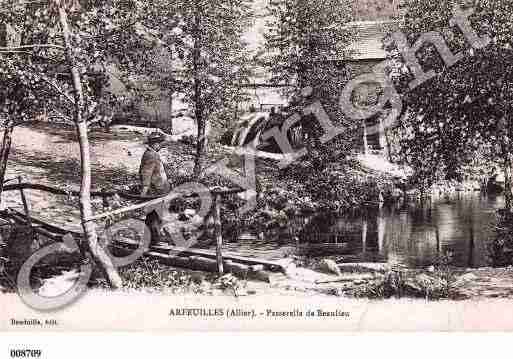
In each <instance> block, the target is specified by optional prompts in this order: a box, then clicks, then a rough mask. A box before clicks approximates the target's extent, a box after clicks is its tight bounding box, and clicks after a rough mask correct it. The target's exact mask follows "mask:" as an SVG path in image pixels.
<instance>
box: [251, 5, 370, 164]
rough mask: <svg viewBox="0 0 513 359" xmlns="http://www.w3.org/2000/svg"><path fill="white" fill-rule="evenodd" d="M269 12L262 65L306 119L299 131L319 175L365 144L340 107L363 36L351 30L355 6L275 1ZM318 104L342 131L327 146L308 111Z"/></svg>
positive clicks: (303, 118)
mask: <svg viewBox="0 0 513 359" xmlns="http://www.w3.org/2000/svg"><path fill="white" fill-rule="evenodd" d="M266 9H267V17H268V18H269V20H268V22H267V27H266V32H265V34H264V38H265V44H264V46H263V48H262V49H261V51H260V54H259V57H258V59H259V63H260V64H261V65H262V66H263V67H264V68H265V69H266V70H267V71H268V72H269V73H270V75H271V77H270V82H271V83H273V84H275V85H285V86H286V87H285V90H284V94H285V95H288V96H291V105H292V112H296V113H299V114H301V115H302V119H301V121H300V122H299V123H298V126H301V127H302V133H303V134H304V137H305V140H306V141H305V142H306V147H307V148H308V155H307V157H308V158H305V159H304V160H305V161H307V162H311V163H312V166H313V167H312V169H313V170H315V171H319V170H321V169H322V167H325V166H326V165H328V164H329V163H332V162H334V161H338V160H340V159H342V158H344V157H345V156H346V155H347V154H349V153H351V152H353V151H354V150H355V149H356V148H357V147H358V146H359V142H360V141H359V131H360V129H361V126H360V124H359V123H358V122H356V121H352V120H351V119H348V118H346V117H345V116H344V114H343V113H342V110H341V108H340V106H339V98H340V95H341V92H342V90H343V88H344V86H345V85H346V83H347V82H348V80H349V79H350V78H352V77H353V76H354V75H355V74H354V73H353V69H352V68H351V66H350V64H348V62H347V60H348V59H349V58H350V56H351V55H352V50H351V46H350V45H351V44H352V43H353V42H354V41H355V39H356V34H357V31H358V30H357V27H355V26H352V25H351V22H352V20H353V2H352V1H348V0H329V1H322V2H311V1H306V0H273V1H270V2H269V3H268V6H267V7H266ZM306 89H311V91H305V90H306ZM308 92H310V94H309V96H305V95H306V94H308ZM315 104H321V106H322V109H323V111H325V113H326V115H327V116H328V118H329V119H330V121H331V122H332V123H333V124H334V125H335V126H336V127H337V128H338V129H343V130H341V131H337V136H336V137H334V138H332V139H331V140H330V141H328V143H326V141H321V140H320V139H321V138H322V137H321V136H322V135H323V134H324V133H325V131H324V129H323V128H321V127H322V126H321V125H320V123H319V116H318V114H312V112H311V111H309V110H308V109H309V108H311V106H312V105H315ZM323 142H324V143H323ZM310 160H311V161H310Z"/></svg>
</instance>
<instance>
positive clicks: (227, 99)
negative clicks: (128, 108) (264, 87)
mask: <svg viewBox="0 0 513 359" xmlns="http://www.w3.org/2000/svg"><path fill="white" fill-rule="evenodd" d="M150 4H151V6H149V10H148V11H149V13H150V14H151V16H150V15H148V16H146V19H145V20H144V21H143V22H142V25H143V27H144V28H145V29H146V30H145V31H146V32H147V34H148V35H149V38H152V39H153V41H154V42H155V43H156V44H157V45H158V51H159V53H157V54H155V57H154V58H153V61H151V62H149V63H147V64H145V67H144V69H142V73H143V74H144V76H146V77H147V78H148V79H149V81H150V82H152V83H154V84H155V85H157V86H158V87H159V88H160V89H161V90H162V91H164V92H168V93H169V94H172V93H176V94H177V95H179V96H182V97H183V99H184V101H185V102H186V103H188V104H189V105H190V106H191V108H192V109H193V110H194V117H195V120H196V123H197V126H198V134H197V148H196V158H195V166H194V176H195V177H199V176H200V174H201V172H202V161H203V159H204V157H205V153H206V148H207V137H206V127H207V124H209V123H211V122H214V121H218V120H219V119H220V118H222V117H223V114H226V113H227V112H229V113H232V112H233V109H234V107H235V106H236V105H237V103H239V102H240V101H241V100H242V99H243V98H244V94H243V93H241V92H240V90H239V89H240V85H241V84H243V83H248V82H249V78H250V76H251V70H252V66H251V54H250V52H249V50H248V49H247V44H246V43H245V42H244V40H243V38H242V36H243V34H244V32H245V31H246V30H247V28H248V26H250V25H251V21H252V16H253V10H252V0H221V1H215V2H212V1H207V0H194V1H192V2H191V1H183V0H171V1H154V2H151V3H150Z"/></svg>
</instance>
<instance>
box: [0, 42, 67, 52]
mask: <svg viewBox="0 0 513 359" xmlns="http://www.w3.org/2000/svg"><path fill="white" fill-rule="evenodd" d="M37 48H43V49H45V48H50V49H58V50H65V48H64V47H63V46H60V45H55V44H33V45H21V46H14V47H0V51H2V52H11V51H20V50H25V49H37Z"/></svg>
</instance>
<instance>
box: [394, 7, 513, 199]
mask: <svg viewBox="0 0 513 359" xmlns="http://www.w3.org/2000/svg"><path fill="white" fill-rule="evenodd" d="M460 3H461V2H460ZM466 3H467V4H462V5H466V6H468V5H472V6H473V8H474V15H472V16H471V17H470V21H471V23H472V26H473V28H474V29H476V32H477V33H478V34H479V35H480V36H485V35H487V36H489V37H490V39H491V40H492V41H491V44H490V45H489V46H488V47H485V48H484V49H479V50H477V49H474V48H471V46H470V45H469V44H468V43H466V41H465V39H464V37H463V35H462V34H461V33H459V32H457V31H455V30H454V31H453V29H450V28H448V27H447V26H448V25H449V20H450V18H451V16H452V15H453V11H452V6H453V4H454V2H453V1H449V0H444V1H441V2H437V3H432V2H425V1H420V0H409V1H407V2H406V6H405V8H406V9H407V10H406V13H405V22H404V25H403V27H402V29H401V30H402V31H403V32H404V33H405V34H406V35H407V37H408V39H409V42H410V43H413V41H415V40H417V39H418V38H419V36H420V35H421V34H424V33H427V32H429V31H440V29H443V30H441V31H442V35H443V36H444V39H445V41H446V42H447V43H448V45H449V47H450V49H451V51H452V52H453V53H457V52H460V53H461V54H462V59H461V60H460V61H459V62H458V63H457V64H455V65H453V66H451V67H447V66H445V64H444V63H443V62H442V60H441V58H440V56H439V55H438V54H437V52H436V51H434V47H433V46H425V47H424V48H423V49H422V50H421V51H418V52H417V56H418V58H419V60H420V63H421V65H422V67H423V68H424V69H425V71H427V70H428V69H433V70H435V71H436V72H437V76H435V77H433V78H432V79H430V80H428V81H427V82H425V83H423V84H422V85H420V86H419V87H417V88H415V89H414V90H411V91H410V90H409V88H408V84H409V83H410V81H411V80H412V79H413V74H412V70H411V69H409V68H407V67H406V66H405V63H404V61H403V59H402V57H401V55H400V53H399V52H398V51H397V48H396V46H395V44H393V43H388V45H387V46H389V47H388V50H389V51H390V54H391V56H392V58H393V59H394V60H395V61H396V66H394V67H392V68H391V69H390V72H391V75H392V77H393V78H394V80H395V83H396V85H397V88H398V89H399V92H401V93H402V95H403V96H404V105H405V106H406V107H407V108H408V111H407V112H406V115H405V116H404V117H403V118H402V119H401V124H400V125H401V126H400V128H399V130H398V133H399V135H400V137H401V148H402V151H401V158H402V160H403V161H404V162H406V163H408V164H409V165H410V166H411V167H412V168H414V169H415V171H416V178H417V185H420V186H422V187H426V186H429V185H431V184H433V183H434V182H436V181H438V180H440V179H456V180H458V181H463V180H465V179H468V177H470V175H474V176H475V173H474V174H469V171H468V170H469V169H472V168H473V167H476V166H477V167H479V166H482V167H486V164H487V163H488V164H490V165H491V166H493V164H500V165H502V166H503V167H504V168H505V170H506V171H510V168H511V152H512V150H513V147H512V144H513V142H512V139H513V126H512V121H511V116H510V115H509V114H510V113H511V108H510V106H511V103H513V102H512V96H513V92H512V88H511V86H510V85H509V84H510V83H511V78H512V75H513V74H512V72H511V71H510V70H511V69H510V66H508V64H509V63H511V62H512V61H513V53H512V51H511V47H510V44H509V39H510V38H511V34H512V33H513V22H512V21H511V18H510V17H509V16H507V15H506V14H508V13H511V11H512V10H513V4H511V3H510V2H506V1H500V2H496V1H479V2H473V1H470V2H469V1H467V2H466ZM465 8H466V7H465ZM508 202H511V201H508Z"/></svg>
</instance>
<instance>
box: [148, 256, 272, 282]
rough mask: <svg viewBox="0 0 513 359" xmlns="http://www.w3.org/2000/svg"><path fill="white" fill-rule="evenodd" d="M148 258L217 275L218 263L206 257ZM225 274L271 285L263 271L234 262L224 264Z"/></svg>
mask: <svg viewBox="0 0 513 359" xmlns="http://www.w3.org/2000/svg"><path fill="white" fill-rule="evenodd" d="M146 256H148V257H150V258H155V259H157V260H159V261H160V262H162V263H164V264H166V265H169V266H172V267H178V268H185V269H190V270H196V271H203V272H210V273H217V261H216V260H215V259H211V258H204V257H195V256H192V257H180V256H174V255H166V254H163V253H159V252H149V253H147V254H146ZM223 265H224V268H225V272H227V273H232V274H233V275H235V276H237V277H239V278H241V279H248V278H251V279H257V280H261V281H264V282H267V283H269V282H270V279H269V275H268V274H267V273H265V272H263V271H252V270H251V268H250V266H247V265H244V264H240V263H234V262H232V261H224V262H223Z"/></svg>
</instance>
